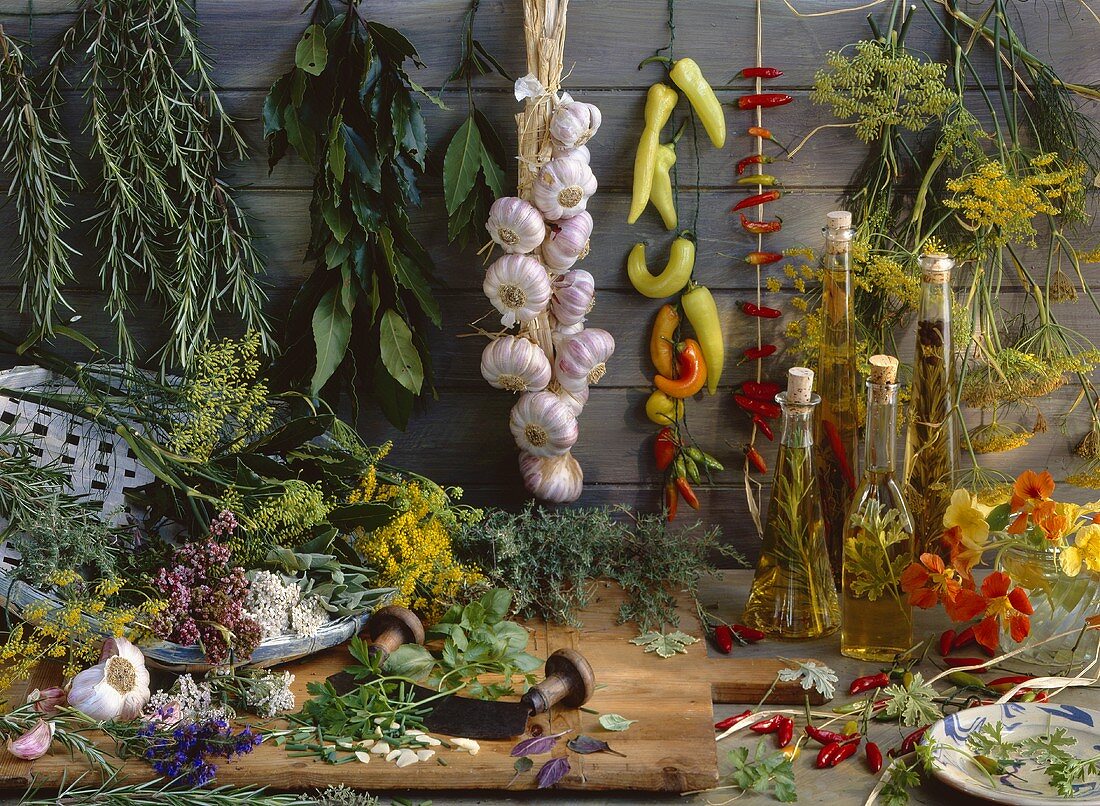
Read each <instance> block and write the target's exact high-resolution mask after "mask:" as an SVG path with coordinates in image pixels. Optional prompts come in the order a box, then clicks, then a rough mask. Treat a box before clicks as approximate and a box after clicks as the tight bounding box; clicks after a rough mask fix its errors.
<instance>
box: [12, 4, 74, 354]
mask: <svg viewBox="0 0 1100 806" xmlns="http://www.w3.org/2000/svg"><path fill="white" fill-rule="evenodd" d="M31 67H32V65H31V64H30V61H29V59H27V58H26V57H25V56H24V54H23V51H22V49H21V48H20V47H19V45H18V44H17V43H16V42H15V40H13V39H11V37H9V36H8V35H7V33H6V32H5V31H4V27H3V26H2V25H0V143H2V144H3V152H2V157H0V166H2V170H3V172H4V173H5V174H7V175H8V176H10V177H11V185H10V186H9V188H8V195H9V196H11V197H12V198H13V199H14V201H15V210H16V215H17V216H18V219H19V254H17V255H16V261H17V262H18V266H19V269H18V271H19V276H20V280H21V281H22V283H23V296H22V299H21V301H20V307H21V309H23V310H28V311H30V313H31V315H32V316H33V318H34V321H35V322H36V323H38V324H39V325H40V326H41V327H42V329H43V330H44V331H45V332H46V333H47V334H50V335H52V334H53V329H54V318H55V312H56V310H57V309H58V308H69V305H68V303H67V302H65V299H64V297H63V296H62V294H61V290H62V288H63V287H64V286H65V285H66V284H67V283H70V282H72V279H73V272H72V267H71V266H70V264H69V256H70V255H72V254H75V252H76V250H74V249H73V248H72V247H71V246H69V245H68V244H67V243H66V242H65V239H64V234H65V232H66V230H67V229H68V228H69V218H68V215H67V214H66V212H65V208H66V207H68V206H69V204H68V202H67V201H66V199H65V194H66V192H67V190H68V189H69V188H72V187H74V186H76V185H77V179H76V168H75V167H74V166H73V162H72V155H71V152H70V149H69V141H68V139H66V137H65V135H64V133H63V132H62V130H61V126H60V122H59V120H58V109H59V107H60V105H61V98H60V96H59V94H58V93H57V89H56V87H55V86H48V87H47V91H46V92H45V93H43V94H42V97H39V93H38V92H37V88H36V87H35V84H34V81H33V79H32V78H31V76H30V75H29V72H30V68H31ZM70 310H71V308H70Z"/></svg>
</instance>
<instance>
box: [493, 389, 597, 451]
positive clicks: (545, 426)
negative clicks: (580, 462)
mask: <svg viewBox="0 0 1100 806" xmlns="http://www.w3.org/2000/svg"><path fill="white" fill-rule="evenodd" d="M508 425H509V428H511V431H512V436H513V437H514V438H515V440H516V444H517V445H518V446H519V448H520V450H521V451H526V452H527V453H530V454H532V455H533V456H560V455H561V454H563V453H566V452H567V451H568V450H569V449H570V448H572V447H573V445H574V444H575V443H576V441H577V437H578V436H579V435H580V428H579V426H578V425H577V417H576V415H575V414H573V412H572V411H571V410H570V408H569V406H567V405H566V404H565V403H563V402H562V400H561V399H560V398H559V397H558V396H557V395H555V394H553V393H552V392H527V393H525V394H523V395H521V396H520V399H519V400H518V401H516V405H515V406H513V407H512V413H511V415H510V417H509V421H508Z"/></svg>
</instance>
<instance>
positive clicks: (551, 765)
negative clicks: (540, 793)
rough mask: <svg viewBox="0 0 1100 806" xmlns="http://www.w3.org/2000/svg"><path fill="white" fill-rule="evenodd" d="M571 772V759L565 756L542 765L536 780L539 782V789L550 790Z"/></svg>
mask: <svg viewBox="0 0 1100 806" xmlns="http://www.w3.org/2000/svg"><path fill="white" fill-rule="evenodd" d="M568 772H569V759H568V758H566V757H565V756H562V757H561V758H552V759H550V760H549V761H547V762H546V763H545V764H543V765H542V769H540V770H539V774H538V775H537V776H536V777H535V780H537V781H538V782H539V789H548V788H550V787H552V786H553V785H554V784H556V783H557V782H558V781H560V780H561V779H562V778H564V777H565V775H566V773H568Z"/></svg>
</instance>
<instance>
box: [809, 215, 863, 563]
mask: <svg viewBox="0 0 1100 806" xmlns="http://www.w3.org/2000/svg"><path fill="white" fill-rule="evenodd" d="M823 232H824V234H825V255H824V257H823V259H822V275H821V347H820V349H819V352H818V358H817V391H818V394H819V395H821V405H820V406H818V407H817V417H816V421H815V424H814V431H815V437H816V443H817V456H816V459H817V478H818V482H819V484H820V485H821V512H822V515H823V516H824V518H825V545H826V546H827V547H828V551H829V562H830V563H831V565H832V568H833V574H834V576H835V577H836V579H837V582H838V583H839V581H840V568H841V554H842V545H843V539H844V518H845V516H846V515H847V514H848V508H849V507H850V506H851V504H852V496H853V495H854V493H855V491H856V480H857V473H858V465H857V461H858V456H859V412H858V406H857V397H858V394H859V391H858V387H857V382H856V335H855V313H854V310H853V306H852V260H851V258H852V255H851V249H852V240H853V239H854V238H855V230H853V229H852V214H851V213H849V212H847V211H845V210H837V211H835V212H832V213H829V214H828V215H827V216H826V225H825V229H824V230H823Z"/></svg>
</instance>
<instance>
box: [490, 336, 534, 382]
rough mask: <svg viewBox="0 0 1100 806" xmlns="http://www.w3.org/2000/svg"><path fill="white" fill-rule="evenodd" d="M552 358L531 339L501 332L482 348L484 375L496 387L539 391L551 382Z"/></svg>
mask: <svg viewBox="0 0 1100 806" xmlns="http://www.w3.org/2000/svg"><path fill="white" fill-rule="evenodd" d="M550 374H551V369H550V360H549V359H548V358H547V357H546V353H544V352H543V351H542V349H541V348H540V347H539V346H538V345H537V344H535V343H534V342H533V341H531V340H530V339H525V338H523V337H521V336H500V337H499V338H496V339H493V340H492V341H491V342H489V343H488V344H487V345H485V349H484V350H482V351H481V376H482V377H483V378H485V380H486V381H488V382H489V385H490V386H492V387H493V388H495V389H507V390H508V391H509V392H538V391H541V390H542V389H545V388H546V384H548V383H549V382H550Z"/></svg>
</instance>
